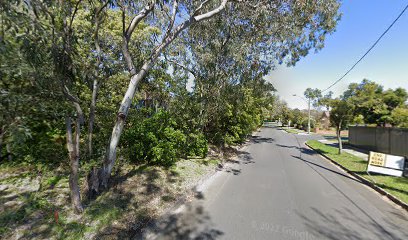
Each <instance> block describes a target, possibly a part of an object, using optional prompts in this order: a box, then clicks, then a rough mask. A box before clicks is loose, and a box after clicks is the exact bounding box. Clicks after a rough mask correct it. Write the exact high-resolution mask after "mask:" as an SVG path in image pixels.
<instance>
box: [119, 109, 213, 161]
mask: <svg viewBox="0 0 408 240" xmlns="http://www.w3.org/2000/svg"><path fill="white" fill-rule="evenodd" d="M129 125H130V126H129V127H128V128H127V129H126V131H125V133H124V135H123V144H122V148H123V149H124V151H125V152H126V153H127V155H128V157H129V159H130V161H133V162H138V163H140V162H147V163H150V164H157V165H162V166H171V165H173V164H174V163H175V162H176V161H177V160H178V159H179V158H181V157H186V156H200V157H204V156H205V155H206V154H207V151H208V147H207V140H206V139H205V137H204V135H202V134H195V133H189V134H186V133H184V132H183V131H181V130H179V129H178V126H177V124H176V122H175V121H174V119H173V118H172V117H171V116H170V114H169V113H168V112H166V111H164V110H160V111H159V112H157V113H154V114H153V115H152V116H151V117H143V116H141V114H139V115H138V116H136V117H134V118H133V119H130V121H129Z"/></svg>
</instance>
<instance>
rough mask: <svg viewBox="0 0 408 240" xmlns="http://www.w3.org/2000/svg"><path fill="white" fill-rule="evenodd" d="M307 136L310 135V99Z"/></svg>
mask: <svg viewBox="0 0 408 240" xmlns="http://www.w3.org/2000/svg"><path fill="white" fill-rule="evenodd" d="M307 105H308V115H309V116H308V118H307V134H310V98H309V102H308V104H307Z"/></svg>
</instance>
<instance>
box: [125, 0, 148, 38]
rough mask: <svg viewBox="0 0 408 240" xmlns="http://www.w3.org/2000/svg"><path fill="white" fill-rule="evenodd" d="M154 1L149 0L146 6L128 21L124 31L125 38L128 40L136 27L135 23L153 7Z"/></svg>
mask: <svg viewBox="0 0 408 240" xmlns="http://www.w3.org/2000/svg"><path fill="white" fill-rule="evenodd" d="M155 3H156V1H155V0H153V1H151V2H150V3H149V4H148V5H147V6H145V7H144V8H143V9H142V11H140V12H139V14H137V15H136V16H134V17H133V19H132V21H131V22H130V24H129V26H128V28H127V29H126V31H125V35H126V39H127V40H128V41H129V39H130V37H131V36H132V33H133V31H134V30H135V28H136V27H137V25H138V24H139V23H140V22H141V21H142V20H143V19H144V18H145V17H146V16H147V15H148V14H149V13H150V12H151V11H153V9H154V5H155Z"/></svg>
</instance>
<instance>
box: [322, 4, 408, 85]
mask: <svg viewBox="0 0 408 240" xmlns="http://www.w3.org/2000/svg"><path fill="white" fill-rule="evenodd" d="M407 9H408V4H407V5H406V6H405V8H404V9H403V10H402V12H401V13H400V14H399V15H398V17H397V18H396V19H395V20H394V21H393V22H392V23H391V25H390V26H389V27H388V28H387V29H386V30H385V31H384V32H383V33H382V34H381V36H380V37H379V38H378V39H377V41H375V42H374V44H373V45H372V46H371V47H370V48H369V49H368V50H367V52H366V53H364V55H363V56H362V57H361V58H360V59H359V60H358V61H357V62H356V63H354V65H353V66H352V67H351V68H350V69H349V70H347V72H346V73H345V74H343V76H341V78H339V79H338V80H337V81H335V82H334V83H333V84H332V85H330V86H329V87H328V88H326V89H324V90H323V91H322V92H325V91H327V90H329V89H330V88H332V87H333V86H334V85H336V84H337V83H338V82H340V81H341V80H343V78H344V77H345V76H347V74H349V73H350V72H351V70H353V69H354V68H355V67H356V66H357V64H359V63H360V62H361V60H363V58H365V56H367V54H368V53H369V52H370V51H371V50H372V49H373V48H374V47H375V46H376V45H377V43H378V42H379V41H380V40H381V38H382V37H384V35H385V34H387V32H388V31H389V30H390V29H391V28H392V26H394V24H395V23H396V22H397V21H398V19H400V17H401V16H402V15H403V14H404V12H405V11H406V10H407Z"/></svg>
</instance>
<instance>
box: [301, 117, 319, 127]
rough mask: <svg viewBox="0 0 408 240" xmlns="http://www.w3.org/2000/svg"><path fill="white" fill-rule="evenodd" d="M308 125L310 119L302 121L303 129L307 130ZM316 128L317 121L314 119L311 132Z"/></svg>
mask: <svg viewBox="0 0 408 240" xmlns="http://www.w3.org/2000/svg"><path fill="white" fill-rule="evenodd" d="M307 123H308V118H304V119H303V121H302V129H303V130H307ZM315 126H316V121H315V120H314V119H310V130H312V129H314V128H315Z"/></svg>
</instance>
